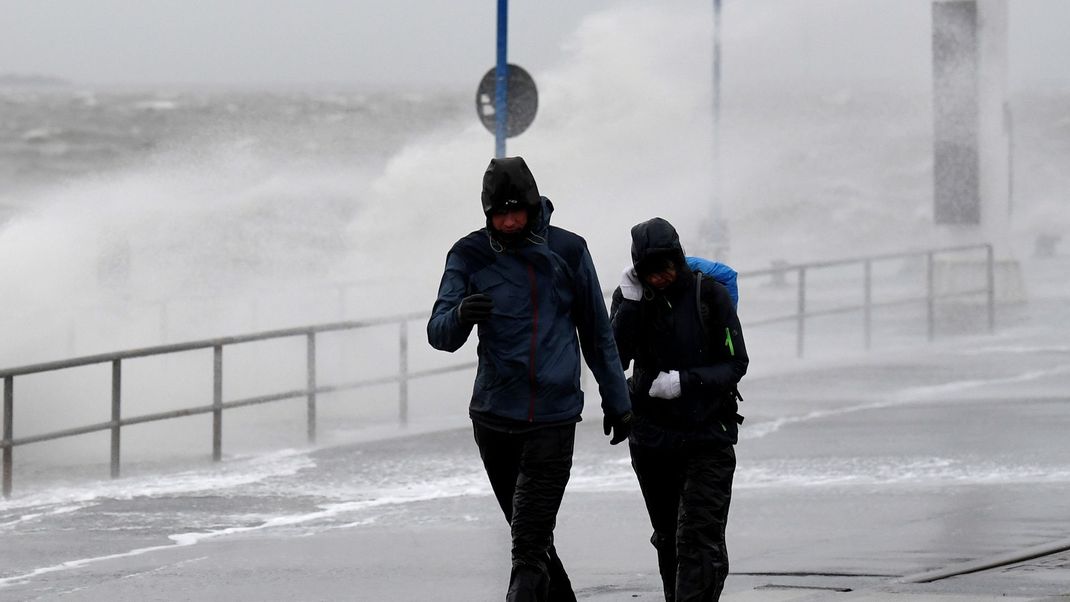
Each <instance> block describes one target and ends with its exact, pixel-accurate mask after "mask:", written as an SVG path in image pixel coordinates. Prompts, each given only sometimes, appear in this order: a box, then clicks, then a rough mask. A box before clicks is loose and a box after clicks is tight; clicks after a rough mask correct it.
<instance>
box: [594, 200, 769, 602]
mask: <svg viewBox="0 0 1070 602" xmlns="http://www.w3.org/2000/svg"><path fill="white" fill-rule="evenodd" d="M631 234H632V265H631V266H628V268H626V269H625V270H624V272H623V274H622V276H621V284H620V286H619V287H618V288H617V289H616V290H615V291H614V292H613V301H612V307H611V310H610V315H611V320H612V324H613V334H614V336H615V337H616V340H617V348H618V350H619V353H620V359H621V365H622V366H623V367H624V368H625V369H626V368H627V367H628V364H629V363H630V362H633V361H634V366H633V368H632V376H631V377H630V378H629V379H628V386H629V391H630V394H631V400H632V409H633V412H634V414H635V417H634V420H633V421H632V430H631V436H630V438H629V450H630V451H631V456H632V467H633V469H634V470H635V474H636V476H637V477H638V479H639V488H640V490H641V491H642V493H643V499H644V501H645V502H646V508H647V513H648V514H649V515H650V522H651V525H652V526H653V527H654V534H653V536H652V537H651V538H650V542H651V543H652V544H654V547H655V548H656V549H657V553H658V568H659V571H660V573H661V579H662V585H663V586H664V590H665V599H666V600H668V601H675V602H685V601H699V600H702V601H706V600H718V599H719V598H720V595H721V590H722V589H723V588H724V581H725V578H726V577H727V576H728V550H727V548H726V546H725V525H726V523H727V520H728V506H729V502H730V500H731V497H732V477H733V474H734V473H735V467H736V457H735V451H734V449H733V445H734V444H735V443H736V437H737V432H738V431H737V428H738V427H737V420H738V421H740V422H741V421H742V418H741V417H738V415H737V414H736V411H737V398H738V390H737V387H736V385H737V383H738V382H739V380H740V379H741V378H742V377H743V375H744V374H745V373H746V372H747V364H748V361H749V360H748V358H747V348H746V346H745V345H744V343H743V333H742V331H741V329H740V326H739V319H738V318H737V317H736V312H735V309H734V307H733V305H732V300H731V297H730V296H729V294H728V291H727V289H725V287H724V286H722V285H721V284H719V283H718V282H716V281H715V280H713V279H712V278H709V277H704V275H703V274H702V273H701V272H698V271H696V272H691V271H690V270H688V268H687V264H686V263H685V260H684V251H683V247H681V245H680V238H679V236H678V235H677V233H676V229H675V228H673V227H672V224H670V223H669V222H667V221H665V220H664V219H661V218H653V219H651V220H648V221H645V222H643V223H641V224H638V225H636V226H634V227H633V228H632V231H631Z"/></svg>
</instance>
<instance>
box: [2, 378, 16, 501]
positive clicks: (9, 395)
mask: <svg viewBox="0 0 1070 602" xmlns="http://www.w3.org/2000/svg"><path fill="white" fill-rule="evenodd" d="M14 419H15V377H14V376H5V377H4V497H5V498H9V497H11V453H12V451H13V448H12V445H11V440H12V439H14V438H15V435H14V432H15V429H14V428H13V427H14V424H13V421H14Z"/></svg>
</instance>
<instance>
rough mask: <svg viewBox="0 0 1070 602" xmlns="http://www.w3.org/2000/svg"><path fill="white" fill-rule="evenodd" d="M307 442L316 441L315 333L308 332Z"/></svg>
mask: <svg viewBox="0 0 1070 602" xmlns="http://www.w3.org/2000/svg"><path fill="white" fill-rule="evenodd" d="M308 442H309V443H315V442H316V333H315V332H310V333H308Z"/></svg>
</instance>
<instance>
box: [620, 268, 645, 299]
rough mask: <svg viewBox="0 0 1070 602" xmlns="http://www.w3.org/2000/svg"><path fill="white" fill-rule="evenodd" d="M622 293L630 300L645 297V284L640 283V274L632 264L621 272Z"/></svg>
mask: <svg viewBox="0 0 1070 602" xmlns="http://www.w3.org/2000/svg"><path fill="white" fill-rule="evenodd" d="M620 294H621V295H624V298H625V299H628V300H629V301H638V300H640V299H642V298H643V285H642V284H639V276H638V275H637V274H636V273H635V268H633V267H632V266H628V267H626V268H624V271H623V272H621V274H620Z"/></svg>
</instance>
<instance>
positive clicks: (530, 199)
mask: <svg viewBox="0 0 1070 602" xmlns="http://www.w3.org/2000/svg"><path fill="white" fill-rule="evenodd" d="M482 200H483V213H484V214H486V215H488V216H489V215H490V212H491V211H493V210H495V209H503V208H507V207H512V206H516V207H522V208H524V209H527V210H528V212H529V213H532V212H536V211H538V210H539V205H540V201H539V187H538V186H536V185H535V176H533V175H531V170H530V169H528V164H527V163H525V162H524V158H523V157H503V158H500V159H498V158H495V159H491V160H490V165H488V166H487V171H486V172H484V173H483V195H482Z"/></svg>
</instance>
